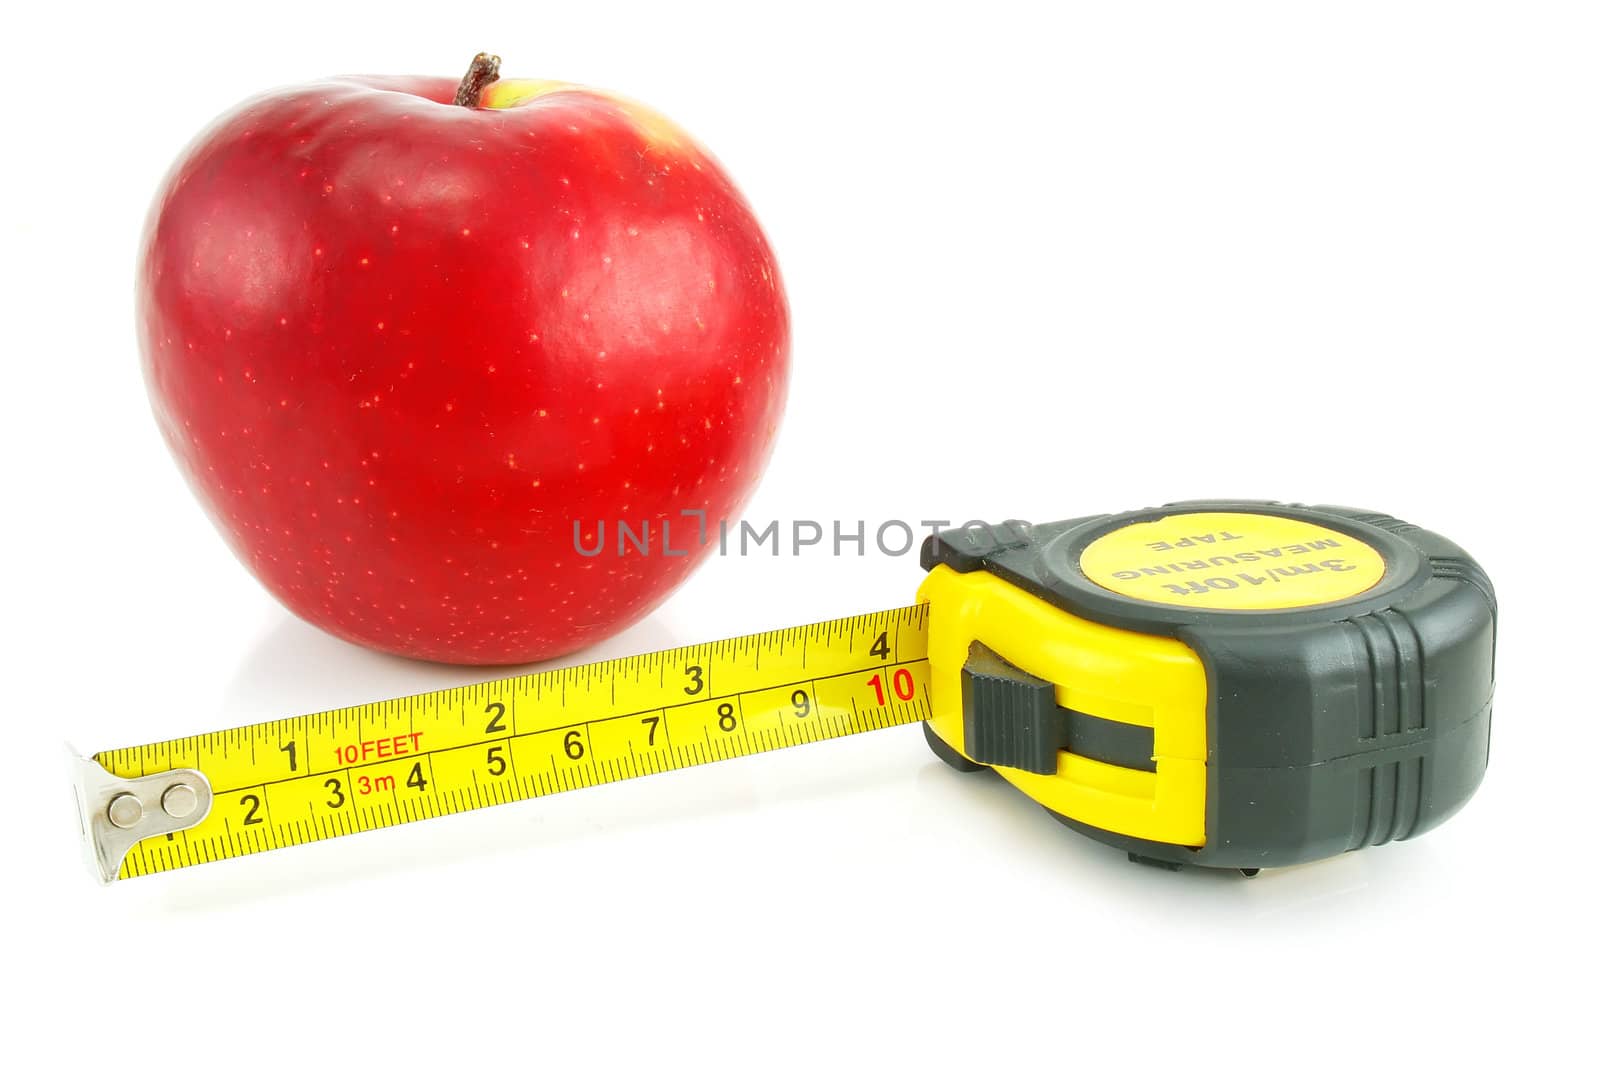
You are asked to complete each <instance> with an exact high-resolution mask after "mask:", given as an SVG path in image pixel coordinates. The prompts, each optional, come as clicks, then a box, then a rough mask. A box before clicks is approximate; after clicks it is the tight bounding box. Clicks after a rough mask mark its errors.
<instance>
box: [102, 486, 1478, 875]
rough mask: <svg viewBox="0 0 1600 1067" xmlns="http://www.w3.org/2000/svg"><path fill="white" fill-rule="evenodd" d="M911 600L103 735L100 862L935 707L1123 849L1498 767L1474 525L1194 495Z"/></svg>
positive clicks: (957, 733)
mask: <svg viewBox="0 0 1600 1067" xmlns="http://www.w3.org/2000/svg"><path fill="white" fill-rule="evenodd" d="M922 563H923V566H924V568H925V569H926V570H928V571H929V574H928V576H927V578H926V579H925V580H924V582H923V584H922V587H921V589H920V591H919V594H918V598H917V599H918V603H917V604H915V605H912V606H909V607H903V608H898V609H895V610H892V611H881V612H876V613H872V614H867V615H857V616H852V617H850V618H845V619H838V620H834V621H832V622H824V623H815V624H812V625H808V626H799V627H793V628H789V629H784V630H774V631H770V632H767V633H762V634H755V635H751V636H747V637H738V638H731V639H728V640H722V641H714V642H711V643H708V644H700V645H691V646H688V647H685V648H679V649H673V650H670V651H665V652H653V653H649V654H646V655H640V656H628V657H624V658H622V659H615V660H610V661H607V662H603V663H594V664H587V665H583V666H577V667H567V668H561V669H558V670H551V671H544V672H540V673H536V674H529V675H524V676H520V677H515V678H508V679H505V680H500V681H491V682H481V683H476V684H472V685H465V686H459V687H456V688H453V689H445V690H440V691H438V692H433V693H426V694H422V695H418V696H408V697H401V698H397V699H393V700H383V701H378V702H376V703H371V704H363V705H359V706H356V707H351V708H343V709H340V710H336V711H326V712H322V713H319V714H314V715H302V716H297V717H294V718H287V719H280V720H277V721H275V722H269V723H263V724H260V725H257V726H249V727H239V728H235V729H227V730H219V731H215V732H213V733H208V734H200V735H197V736H194V737H188V738H183V739H180V740H176V741H167V742H162V743H159V744H149V745H139V746H134V747H131V748H122V749H115V750H112V751H107V752H102V753H100V754H98V755H96V756H94V757H93V758H92V759H82V758H79V759H77V760H75V762H74V766H75V769H76V773H75V784H76V789H77V795H78V810H79V815H80V819H81V822H82V829H83V835H84V840H85V843H86V846H87V849H88V852H89V854H90V857H91V862H92V865H93V866H94V868H95V870H96V871H97V872H98V873H99V875H100V877H101V879H102V880H103V881H107V882H109V881H112V880H114V879H116V878H119V877H121V878H128V877H134V876H137V875H143V874H150V873H153V872H156V871H165V870H171V869H173V868H177V867H187V866H192V865H194V864H199V863H206V862H210V861H212V860H218V859H224V858H228V857H233V856H239V855H243V854H248V853H254V852H261V851H265V850H269V849H275V848H281V847H284V846H287V845H298V844H303V843H306V842H310V841H320V840H326V839H329V838H335V837H342V836H344V835H346V834H351V833H355V832H358V831H361V830H370V829H376V828H379V827H386V826H393V825H396V824H398V823H404V822H413V821H416V820H419V819H427V818H433V817H435V816H439V815H448V814H453V813H456V812H461V811H469V810H472V809H475V808H482V807H487V806H490V805H494V804H502V803H507V802H510V801H514V800H527V799H531V798H533V797H539V796H544V795H547V794H550V793H558V792H564V791H566V790H569V789H577V788H581V787H585V786H592V785H600V784H604V783H607V782H615V781H619V780H622V779H626V778H635V777H639V776H642V775H646V774H655V773H658V772H661V771H668V770H676V769H680V768H684V767H691V766H696V765H698V764H702V763H709V762H714V761H717V760H724V759H731V758H734V757H738V756H746V755H751V754H754V753H759V752H766V751H770V750H772V749H776V748H785V747H789V746H792V745H799V744H805V743H808V742H811V741H820V740H825V739H829V738H838V737H843V736H845V735H848V734H855V733H860V732H863V731H866V730H876V729H882V728H885V727H890V726H898V725H905V724H909V723H913V722H921V723H922V725H923V729H924V732H925V734H926V737H927V740H928V743H929V745H930V747H931V748H932V749H933V751H934V752H935V753H936V754H938V755H939V756H940V757H941V758H942V759H944V760H945V762H947V763H949V764H950V765H952V766H954V767H957V768H958V769H961V770H964V771H977V770H989V771H993V772H995V773H998V774H999V775H1000V776H1001V777H1002V778H1004V779H1005V780H1006V781H1007V782H1009V783H1011V784H1012V785H1014V786H1015V787H1016V788H1017V789H1018V790H1019V791H1021V792H1022V793H1023V794H1025V795H1026V796H1028V797H1030V798H1031V799H1033V800H1034V801H1037V802H1038V803H1039V804H1040V805H1042V806H1043V807H1044V808H1045V809H1046V810H1048V811H1049V812H1050V813H1051V814H1052V815H1054V816H1055V817H1056V818H1058V819H1059V820H1061V821H1062V822H1064V823H1066V824H1067V825H1068V826H1071V827H1073V828H1074V829H1076V830H1079V831H1081V832H1083V833H1086V834H1088V835H1090V836H1091V837H1095V838H1098V839H1100V840H1102V841H1105V842H1107V843H1109V844H1111V845H1114V846H1115V847H1117V848H1120V849H1122V850H1124V851H1126V852H1127V853H1128V855H1129V857H1130V858H1131V859H1134V860H1136V861H1139V862H1142V863H1149V864H1153V865H1157V866H1165V867H1174V868H1176V867H1183V866H1189V865H1193V866H1202V867H1221V868H1237V869H1239V870H1242V871H1244V872H1245V873H1247V874H1254V873H1255V872H1256V871H1258V870H1259V869H1261V868H1263V867H1273V866H1285V865H1290V864H1296V863H1303V862H1306V861H1309V860H1314V859H1319V858H1323V857H1327V856H1331V855H1335V854H1338V853H1341V852H1345V851H1350V850H1353V849H1358V848H1363V847H1366V846H1369V845H1379V844H1384V843H1386V842H1389V841H1393V840H1400V839H1404V838H1409V837H1414V836H1416V835H1417V834H1420V833H1422V832H1424V831H1426V830H1428V829H1430V828H1432V827H1434V826H1436V825H1438V824H1439V823H1440V822H1442V821H1443V820H1444V819H1446V818H1447V817H1449V815H1451V814H1452V813H1453V812H1454V811H1456V810H1457V809H1458V808H1459V807H1460V806H1461V805H1462V804H1464V803H1465V802H1466V801H1467V799H1468V798H1469V797H1470V796H1471V795H1472V793H1473V791H1474V790H1475V789H1476V788H1477V785H1478V783H1479V782H1480V780H1481V779H1482V777H1483V772H1484V767H1485V764H1486V762H1487V759H1488V752H1489V721H1490V713H1491V705H1492V698H1493V690H1494V645H1495V629H1496V606H1495V597H1494V591H1493V587H1492V586H1491V584H1490V582H1489V580H1488V578H1487V577H1486V576H1485V574H1484V573H1483V571H1482V570H1481V569H1480V568H1479V567H1478V565H1477V564H1476V563H1474V562H1473V561H1472V559H1471V558H1470V557H1469V556H1467V555H1466V553H1465V552H1463V551H1462V550H1461V549H1460V548H1459V547H1457V546H1456V545H1455V544H1453V543H1452V542H1450V541H1448V540H1446V539H1444V538H1442V537H1440V536H1438V535H1436V534H1433V533H1429V532H1428V531H1426V530H1422V529H1420V528H1418V527H1416V526H1413V525H1410V524H1408V523H1404V522H1401V521H1399V520H1397V519H1394V518H1392V517H1391V516H1387V515H1380V514H1375V513H1370V512H1361V511H1357V510H1352V509H1346V508H1332V507H1304V506H1299V505H1282V504H1273V503H1263V502H1241V501H1227V500H1219V501H1196V502H1187V503H1183V504H1173V505H1168V506H1166V507H1162V508H1155V509H1149V510H1143V511H1135V512H1128V513H1124V514H1119V515H1101V516H1092V517H1088V518H1081V519H1070V520H1066V521H1063V522H1053V523H1046V524H1039V525H1032V524H1029V523H1023V522H1015V521H1012V522H1006V523H1002V524H999V525H997V526H987V525H980V524H969V525H968V526H965V527H962V528H960V529H957V530H948V531H945V532H943V533H941V534H939V535H938V536H936V537H932V538H929V539H928V541H927V542H925V543H924V545H923V548H922Z"/></svg>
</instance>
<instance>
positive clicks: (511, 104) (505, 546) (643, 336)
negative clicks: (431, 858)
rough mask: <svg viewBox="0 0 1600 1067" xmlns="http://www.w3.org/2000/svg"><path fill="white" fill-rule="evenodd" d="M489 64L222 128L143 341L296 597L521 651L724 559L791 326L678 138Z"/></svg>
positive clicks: (351, 87)
mask: <svg viewBox="0 0 1600 1067" xmlns="http://www.w3.org/2000/svg"><path fill="white" fill-rule="evenodd" d="M484 59H485V57H480V61H475V63H474V65H473V69H472V71H469V73H468V76H467V78H466V79H463V81H462V82H461V83H460V84H459V85H458V84H457V83H456V82H455V81H452V80H448V79H443V78H427V77H416V78H340V79H335V80H330V81H326V82H320V83H317V84H311V85H305V86H300V87H297V88H291V89H285V90H281V91H277V92H273V93H269V94H267V95H265V96H261V97H257V98H256V99H254V100H251V101H248V102H247V103H245V104H243V105H242V106H240V107H239V108H238V109H237V110H235V111H233V112H231V113H229V114H228V115H226V116H224V117H223V118H222V119H220V120H219V121H218V122H217V123H216V124H214V125H213V126H212V127H211V128H210V129H209V130H207V131H206V132H205V133H204V134H202V135H201V137H200V138H199V140H197V141H196V142H195V143H194V144H193V145H191V146H190V147H189V149H188V150H187V151H186V152H185V153H184V155H183V157H182V158H181V159H179V160H178V162H177V164H176V165H175V166H174V168H173V170H172V172H171V174H170V175H169V176H168V177H167V179H166V182H165V184H164V186H163V188H162V189H161V191H160V193H159V195H158V197H157V199H156V202H155V205H154V207H153V209H152V212H151V216H150V219H149V222H148V225H147V230H146V235H145V243H144V247H143V251H142V253H141V262H140V267H139V276H138V316H139V333H140V340H141V344H142V348H143V353H144V366H145V371H146V378H147V381H148V383H149V387H150V394H151V399H152V404H153V407H154V409H155V414H156V417H157V420H158V421H159V423H160V426H161V431H162V433H163V435H164V436H165V438H166V440H167V443H168V444H169V445H170V446H171V448H172V451H173V453H174V455H175V456H176V457H177V460H178V463H179V464H180V466H181V467H182V468H183V471H184V473H185V475H186V476H187V477H188V480H189V482H190V483H191V485H192V486H193V487H194V489H195V492H196V493H197V494H198V495H199V497H200V499H201V501H202V502H203V503H204V505H205V507H206V508H207V510H208V511H209V512H210V514H211V516H212V518H213V519H214V520H215V522H216V524H217V525H218V527H220V529H221V530H222V532H223V534H224V536H225V537H226V538H227V540H228V542H229V544H230V545H231V546H232V548H233V550H234V551H235V552H236V553H237V555H238V556H239V558H240V559H241V560H242V561H243V562H244V563H245V565H246V566H248V567H249V568H250V570H251V571H252V572H254V574H255V575H256V577H257V578H259V579H260V580H261V582H262V583H263V584H264V585H265V586H266V587H267V588H268V589H269V590H271V591H272V593H273V594H274V595H276V596H277V597H278V599H279V600H281V601H282V602H283V603H284V604H285V605H286V606H287V607H288V608H289V609H290V610H292V611H294V612H295V613H296V614H298V615H300V616H301V617H302V618H305V619H307V620H309V621H311V622H313V623H315V624H316V625H318V626H320V627H322V628H323V629H325V630H327V631H329V632H330V633H333V634H337V635H338V636H340V637H343V638H346V639H348V640H351V641H355V642H359V643H360V644H363V645H368V646H370V647H372V648H377V649H383V650H385V651H388V652H394V653H398V654H400V655H404V656H413V657H417V658H422V659H433V660H443V661H448V662H455V663H520V662H527V661H531V660H538V659H544V658H547V657H551V656H557V655H561V654H562V653H565V652H570V651H572V650H574V649H577V648H580V647H582V646H584V645H587V644H589V643H591V642H593V641H596V640H599V639H601V638H603V637H606V636H607V635H609V634H612V633H615V632H616V631H617V630H619V629H621V628H622V627H624V626H626V625H628V624H629V623H630V622H632V621H634V620H636V619H638V618H640V617H641V616H643V615H644V614H645V613H646V612H648V611H649V610H650V609H651V608H652V607H654V606H655V605H656V604H657V603H659V602H660V601H661V600H662V598H664V597H665V596H666V595H667V594H668V593H669V592H670V591H671V590H672V589H673V588H674V587H675V586H676V585H677V584H678V583H679V582H680V581H682V580H683V578H684V577H685V576H686V575H687V574H688V573H689V571H690V570H691V569H692V568H693V567H694V565H695V564H696V563H697V562H698V561H699V560H700V559H701V558H702V557H703V556H704V555H705V553H706V552H707V551H708V549H709V548H710V547H711V546H712V545H714V544H715V538H714V537H712V538H709V539H706V540H707V543H705V544H702V543H701V540H702V538H701V536H700V534H701V530H702V529H710V530H713V531H714V530H715V529H716V524H717V522H718V521H719V520H721V519H724V518H727V517H730V516H733V515H735V514H736V513H737V512H738V510H739V508H740V506H741V504H742V502H743V501H744V500H745V498H746V497H747V495H748V494H749V493H750V491H751V489H752V488H753V487H754V485H755V482H756V480H757V478H758V476H759V475H760V472H761V470H762V467H763V466H764V464H765V462H766V459H767V455H768V452H769V451H770V449H771V446H772V441H773V437H774V434H775V433H776V430H777V426H778V421H779V417H780V415H781V413H782V409H783V402H784V395H785V391H786V386H787V377H788V365H789V315H788V307H787V303H786V301H785V298H784V292H783V286H782V283H781V282H780V280H779V277H778V268H777V265H776V263H775V262H774V260H773V256H772V251H771V249H770V248H769V247H768V244H767V241H766V239H765V237H764V236H763V235H762V232H761V229H760V227H759V226H758V224H757V222H756V219H755V216H754V215H753V214H752V213H751V210H750V207H749V205H748V204H746V203H745V201H744V199H743V198H742V197H741V196H740V194H739V192H738V191H737V190H736V189H735V188H734V186H733V183H732V182H731V181H729V179H728V176H727V175H726V174H725V173H724V172H723V170H722V168H721V167H720V166H719V165H718V164H717V162H716V161H715V160H714V159H713V158H712V157H711V156H710V155H709V154H707V152H706V151H705V150H704V149H703V148H701V147H700V146H698V145H697V144H696V143H695V142H694V141H692V140H691V139H690V138H689V137H688V136H686V135H685V134H684V133H683V132H682V131H681V130H680V129H679V128H678V127H676V126H674V125H673V124H672V123H670V122H669V121H667V120H666V119H664V118H662V117H661V116H660V115H658V114H656V113H654V112H652V111H649V110H648V109H646V108H644V107H642V106H640V105H639V104H636V103H633V102H630V101H627V100H623V99H621V98H618V97H616V96H612V95H610V94H608V93H605V92H600V91H596V90H592V89H585V88H581V87H578V86H573V85H568V84H564V83H558V82H546V81H515V80H507V81H498V82H494V81H493V77H494V70H493V69H490V65H489V64H488V63H486V62H483V60H484ZM493 65H494V66H496V67H497V65H498V61H494V62H493ZM488 82H492V84H487V87H486V88H485V87H484V86H485V84H486V83H488ZM686 511H690V512H692V511H703V512H704V523H705V525H704V526H702V521H701V519H700V518H699V517H698V516H694V515H689V516H685V514H684V513H685V512H686ZM619 521H621V522H626V523H627V524H628V525H629V528H630V529H631V531H632V532H633V533H634V540H633V541H626V542H623V543H622V544H621V546H620V547H621V548H622V549H624V550H625V551H624V552H623V553H622V554H619V552H618V549H619V538H618V537H617V533H618V528H617V526H616V523H617V522H619ZM575 522H578V523H581V524H582V526H581V529H582V531H583V533H584V536H585V537H586V538H587V544H586V545H585V552H590V553H592V552H594V550H595V548H596V547H597V545H596V538H597V534H598V533H599V532H600V530H601V529H602V526H601V524H602V523H603V524H604V526H603V529H604V533H605V538H606V541H605V546H604V549H603V550H602V551H600V552H599V553H598V554H592V555H591V554H585V552H580V551H579V550H578V548H577V546H576V544H575V541H574V523H575ZM668 522H670V523H671V532H670V536H671V543H670V545H669V546H664V545H663V543H662V535H663V532H664V531H663V524H664V523H668ZM646 523H648V529H649V537H650V541H649V550H648V552H647V553H645V552H640V551H639V550H638V547H637V545H636V544H635V543H634V542H635V541H636V540H637V538H638V534H639V532H640V531H641V530H642V529H643V528H644V526H645V524H646ZM669 550H670V554H669ZM678 553H683V554H681V555H680V554H678Z"/></svg>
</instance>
